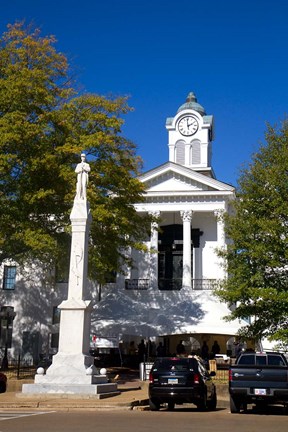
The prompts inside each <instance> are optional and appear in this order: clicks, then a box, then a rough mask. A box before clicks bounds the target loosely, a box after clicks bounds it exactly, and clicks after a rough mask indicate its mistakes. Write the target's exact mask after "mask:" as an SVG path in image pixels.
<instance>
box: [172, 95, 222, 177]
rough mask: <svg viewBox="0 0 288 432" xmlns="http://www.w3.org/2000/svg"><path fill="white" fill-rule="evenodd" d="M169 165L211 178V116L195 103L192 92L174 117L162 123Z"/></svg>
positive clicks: (212, 135) (212, 129) (212, 130)
mask: <svg viewBox="0 0 288 432" xmlns="http://www.w3.org/2000/svg"><path fill="white" fill-rule="evenodd" d="M166 129H167V131H168V146H169V161H170V162H174V163H177V164H180V165H184V166H186V167H188V168H192V169H193V170H194V171H198V172H201V173H202V174H205V175H207V176H209V177H213V178H214V174H213V170H212V167H211V158H212V146H211V142H212V140H213V138H214V127H213V116H212V115H206V113H205V109H204V108H203V107H202V106H201V105H200V104H199V103H198V102H197V99H196V97H195V95H194V93H193V92H190V93H189V94H188V96H187V99H186V102H185V103H184V104H183V105H181V106H180V107H179V109H178V110H177V113H176V115H175V116H174V117H168V118H167V120H166Z"/></svg>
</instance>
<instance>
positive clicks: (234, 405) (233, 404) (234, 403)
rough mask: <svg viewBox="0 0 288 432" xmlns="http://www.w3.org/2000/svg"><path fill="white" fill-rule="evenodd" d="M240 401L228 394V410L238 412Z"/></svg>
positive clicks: (233, 412) (232, 412)
mask: <svg viewBox="0 0 288 432" xmlns="http://www.w3.org/2000/svg"><path fill="white" fill-rule="evenodd" d="M240 407H241V402H240V401H239V400H237V399H235V398H233V397H232V396H230V412H231V414H236V413H239V412H240Z"/></svg>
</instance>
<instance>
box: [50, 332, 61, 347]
mask: <svg viewBox="0 0 288 432" xmlns="http://www.w3.org/2000/svg"><path fill="white" fill-rule="evenodd" d="M58 346H59V333H52V334H51V348H56V349H58Z"/></svg>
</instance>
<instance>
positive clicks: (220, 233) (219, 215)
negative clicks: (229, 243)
mask: <svg viewBox="0 0 288 432" xmlns="http://www.w3.org/2000/svg"><path fill="white" fill-rule="evenodd" d="M214 216H215V217H216V220H217V247H218V248H219V249H225V248H226V238H225V225H224V219H223V216H224V210H221V209H219V210H214ZM218 261H219V271H218V278H219V279H223V278H225V270H224V265H223V264H224V263H223V259H222V258H219V257H218Z"/></svg>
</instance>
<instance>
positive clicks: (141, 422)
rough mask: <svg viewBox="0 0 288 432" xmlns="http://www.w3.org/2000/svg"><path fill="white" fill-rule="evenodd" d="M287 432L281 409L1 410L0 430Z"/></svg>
mask: <svg viewBox="0 0 288 432" xmlns="http://www.w3.org/2000/svg"><path fill="white" fill-rule="evenodd" d="M175 430H179V431H181V432H188V431H189V432H191V430H194V431H197V432H206V431H207V432H208V431H209V432H211V431H213V432H223V431H229V430H230V431H233V432H243V431H244V432H246V431H249V432H259V431H261V432H286V431H287V415H284V414H283V411H282V410H281V409H273V410H270V411H265V412H263V413H255V412H254V411H252V410H250V411H248V413H246V414H230V412H229V410H228V409H218V410H217V411H215V412H206V413H203V412H198V411H197V410H196V409H193V408H190V409H187V408H185V409H184V408H179V409H175V410H174V411H171V412H170V411H166V410H161V411H159V412H151V411H140V410H133V411H123V410H121V411H118V410H117V411H94V412H91V411H85V412H75V411H74V412H35V411H33V410H31V411H26V412H24V411H18V412H17V411H11V410H10V411H8V410H1V412H0V432H19V431H21V432H34V431H35V432H36V431H37V432H39V431H43V432H60V431H61V432H95V431H97V432H147V431H148V432H154V431H155V432H161V431H165V432H175Z"/></svg>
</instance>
